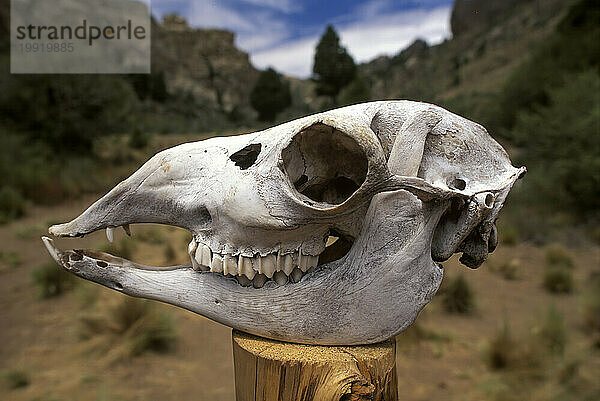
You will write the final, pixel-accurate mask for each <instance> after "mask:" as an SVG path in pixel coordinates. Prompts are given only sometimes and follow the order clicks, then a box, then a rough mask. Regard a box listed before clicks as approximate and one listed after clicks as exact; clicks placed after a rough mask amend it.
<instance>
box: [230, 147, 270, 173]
mask: <svg viewBox="0 0 600 401" xmlns="http://www.w3.org/2000/svg"><path fill="white" fill-rule="evenodd" d="M261 148H262V145H261V144H260V143H253V144H251V145H248V146H246V147H245V148H244V149H241V150H238V151H237V152H235V153H234V154H232V155H231V156H229V159H231V161H233V162H234V163H235V165H236V166H238V167H239V168H240V169H242V170H246V169H247V168H249V167H250V166H252V165H253V164H254V162H256V159H257V158H258V155H259V154H260V150H261Z"/></svg>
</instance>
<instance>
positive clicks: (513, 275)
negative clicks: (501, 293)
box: [490, 258, 521, 280]
mask: <svg viewBox="0 0 600 401" xmlns="http://www.w3.org/2000/svg"><path fill="white" fill-rule="evenodd" d="M490 263H491V269H492V271H494V272H496V273H498V274H500V275H501V276H502V277H503V278H504V279H505V280H516V279H517V272H518V270H519V268H520V267H521V260H520V259H518V258H512V259H510V260H503V261H500V262H495V261H490Z"/></svg>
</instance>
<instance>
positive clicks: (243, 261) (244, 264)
mask: <svg viewBox="0 0 600 401" xmlns="http://www.w3.org/2000/svg"><path fill="white" fill-rule="evenodd" d="M238 274H239V275H240V276H241V275H242V274H243V275H245V276H246V277H248V278H249V279H250V280H252V279H253V278H254V276H255V275H256V271H255V270H254V269H253V268H252V260H251V259H250V258H248V257H246V256H242V255H240V256H239V257H238Z"/></svg>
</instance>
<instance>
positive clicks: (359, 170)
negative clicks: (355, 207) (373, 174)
mask: <svg viewBox="0 0 600 401" xmlns="http://www.w3.org/2000/svg"><path fill="white" fill-rule="evenodd" d="M282 158H283V163H284V167H285V171H286V173H287V175H288V177H289V179H290V181H291V183H292V184H293V185H294V187H295V188H296V190H297V191H298V192H299V193H301V194H303V195H304V196H306V197H307V198H309V199H310V200H312V201H315V202H324V203H329V204H334V205H338V204H341V203H343V202H344V201H346V200H347V199H348V198H350V197H351V196H352V194H353V193H354V192H356V190H357V189H358V188H360V186H361V185H362V184H363V183H364V182H365V179H366V177H367V171H368V160H367V157H366V156H365V154H364V153H363V151H362V149H361V148H360V146H359V145H358V143H357V142H356V141H355V140H354V139H352V138H351V137H350V136H348V135H346V134H344V133H343V132H341V131H339V130H338V129H335V128H333V127H330V126H328V125H325V124H320V123H319V124H315V125H312V126H310V127H308V128H306V129H305V130H303V131H301V132H300V133H298V134H297V135H296V136H295V137H294V138H293V139H292V142H291V143H290V144H289V145H288V146H287V147H286V148H285V149H284V150H283V153H282Z"/></svg>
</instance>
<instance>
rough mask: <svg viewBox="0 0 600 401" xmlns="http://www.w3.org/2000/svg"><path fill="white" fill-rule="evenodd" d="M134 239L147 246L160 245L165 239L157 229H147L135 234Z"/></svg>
mask: <svg viewBox="0 0 600 401" xmlns="http://www.w3.org/2000/svg"><path fill="white" fill-rule="evenodd" d="M135 239H136V240H138V241H142V242H147V243H149V244H161V243H162V242H163V241H164V240H165V238H164V235H163V233H162V232H161V231H160V230H159V229H158V228H154V227H153V228H149V229H147V230H144V231H140V232H139V233H136V234H135Z"/></svg>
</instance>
